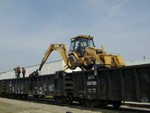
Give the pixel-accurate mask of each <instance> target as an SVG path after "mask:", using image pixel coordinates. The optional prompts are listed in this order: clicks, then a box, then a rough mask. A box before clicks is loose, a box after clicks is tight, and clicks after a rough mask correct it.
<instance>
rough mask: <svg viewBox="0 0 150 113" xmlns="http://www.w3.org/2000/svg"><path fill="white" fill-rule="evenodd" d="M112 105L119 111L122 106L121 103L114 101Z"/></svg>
mask: <svg viewBox="0 0 150 113" xmlns="http://www.w3.org/2000/svg"><path fill="white" fill-rule="evenodd" d="M112 105H113V107H114V108H115V109H118V108H119V107H120V106H121V101H113V102H112Z"/></svg>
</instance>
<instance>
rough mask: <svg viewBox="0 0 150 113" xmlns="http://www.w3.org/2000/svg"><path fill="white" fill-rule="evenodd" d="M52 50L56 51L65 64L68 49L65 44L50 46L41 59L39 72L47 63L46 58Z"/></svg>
mask: <svg viewBox="0 0 150 113" xmlns="http://www.w3.org/2000/svg"><path fill="white" fill-rule="evenodd" d="M54 50H56V51H58V52H59V53H60V54H61V56H62V58H63V60H64V62H65V63H66V64H67V59H68V49H67V47H66V45H65V44H51V45H50V46H49V48H48V50H47V51H46V53H45V55H44V57H43V59H42V62H41V64H40V67H39V71H40V70H41V69H42V67H43V65H44V63H45V62H46V61H47V59H48V57H49V56H50V54H51V53H52V51H54Z"/></svg>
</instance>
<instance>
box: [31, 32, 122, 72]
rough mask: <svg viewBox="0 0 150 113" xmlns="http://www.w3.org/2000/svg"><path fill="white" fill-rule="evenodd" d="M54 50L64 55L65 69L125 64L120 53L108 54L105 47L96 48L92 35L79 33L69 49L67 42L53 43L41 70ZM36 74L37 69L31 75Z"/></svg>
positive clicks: (72, 40) (88, 68) (43, 60)
mask: <svg viewBox="0 0 150 113" xmlns="http://www.w3.org/2000/svg"><path fill="white" fill-rule="evenodd" d="M54 50H55V51H58V52H59V53H60V55H61V56H62V58H63V60H64V62H65V64H66V66H65V67H64V70H66V69H68V68H69V69H71V70H74V69H76V68H77V67H80V68H81V69H82V70H90V69H92V68H93V67H94V65H96V64H98V65H101V66H102V67H108V68H111V67H121V66H124V65H125V63H124V61H123V59H122V57H121V56H120V55H112V54H107V53H106V52H105V51H104V48H103V47H102V48H101V49H98V48H96V47H95V44H94V41H93V37H92V36H89V35H79V36H76V37H73V38H71V43H70V48H69V51H68V49H67V47H66V45H65V44H51V45H50V46H49V48H48V50H47V51H46V53H45V56H44V57H43V59H42V62H41V64H40V67H39V69H38V70H39V71H41V69H42V67H43V65H44V63H45V62H46V60H47V59H48V57H49V55H50V54H51V53H52V51H54ZM34 74H37V71H36V73H35V72H33V73H32V74H31V75H34Z"/></svg>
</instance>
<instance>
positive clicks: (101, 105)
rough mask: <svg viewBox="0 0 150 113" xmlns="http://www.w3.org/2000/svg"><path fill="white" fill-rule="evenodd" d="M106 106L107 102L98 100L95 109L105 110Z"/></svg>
mask: <svg viewBox="0 0 150 113" xmlns="http://www.w3.org/2000/svg"><path fill="white" fill-rule="evenodd" d="M107 104H108V103H107V101H104V100H100V101H98V104H97V107H99V108H105V107H106V106H107Z"/></svg>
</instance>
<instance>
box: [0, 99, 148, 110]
mask: <svg viewBox="0 0 150 113" xmlns="http://www.w3.org/2000/svg"><path fill="white" fill-rule="evenodd" d="M67 112H68V113H137V112H138V113H141V112H142V111H136V110H134V111H132V110H129V111H128V110H123V111H122V110H112V109H96V108H84V107H82V106H79V107H69V106H57V105H50V104H42V103H34V102H27V101H21V100H13V99H6V98H0V113H67ZM145 113H147V112H145Z"/></svg>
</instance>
